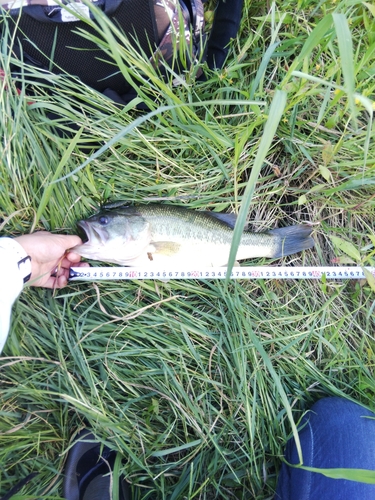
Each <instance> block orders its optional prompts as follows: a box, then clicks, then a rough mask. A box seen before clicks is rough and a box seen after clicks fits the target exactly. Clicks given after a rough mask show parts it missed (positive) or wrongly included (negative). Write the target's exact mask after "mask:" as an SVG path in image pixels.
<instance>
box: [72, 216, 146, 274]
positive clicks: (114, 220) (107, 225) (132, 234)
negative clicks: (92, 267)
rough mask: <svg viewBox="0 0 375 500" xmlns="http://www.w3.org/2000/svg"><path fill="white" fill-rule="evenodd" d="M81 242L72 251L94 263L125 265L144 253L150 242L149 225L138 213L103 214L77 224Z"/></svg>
mask: <svg viewBox="0 0 375 500" xmlns="http://www.w3.org/2000/svg"><path fill="white" fill-rule="evenodd" d="M78 227H79V229H80V231H81V232H83V233H84V238H83V239H84V241H85V242H84V243H83V244H82V245H78V246H76V247H74V248H73V251H74V252H76V253H78V254H79V255H81V256H82V257H86V258H88V259H93V260H102V261H104V262H114V263H116V264H124V265H126V263H127V261H131V260H132V259H135V258H136V257H138V256H139V255H140V254H142V252H144V251H145V250H146V249H147V247H148V245H149V243H150V241H151V236H150V230H149V223H148V222H147V221H146V220H145V219H144V218H143V217H142V216H141V215H139V214H137V213H133V212H131V213H129V214H126V213H125V214H124V213H116V212H112V211H106V210H104V211H102V212H99V213H98V214H96V215H93V216H91V217H89V218H88V219H86V220H81V221H79V222H78Z"/></svg>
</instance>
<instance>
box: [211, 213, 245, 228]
mask: <svg viewBox="0 0 375 500" xmlns="http://www.w3.org/2000/svg"><path fill="white" fill-rule="evenodd" d="M203 213H204V214H206V215H209V216H210V217H214V219H217V220H220V221H221V222H224V224H226V225H227V226H229V227H231V228H232V229H233V228H234V226H235V224H236V220H237V215H236V214H222V213H219V212H210V211H209V210H204V211H203Z"/></svg>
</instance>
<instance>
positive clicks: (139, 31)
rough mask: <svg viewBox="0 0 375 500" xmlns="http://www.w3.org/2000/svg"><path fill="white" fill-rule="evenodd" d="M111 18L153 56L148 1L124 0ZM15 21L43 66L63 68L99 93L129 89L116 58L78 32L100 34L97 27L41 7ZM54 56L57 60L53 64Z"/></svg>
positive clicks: (27, 47) (28, 9)
mask: <svg viewBox="0 0 375 500" xmlns="http://www.w3.org/2000/svg"><path fill="white" fill-rule="evenodd" d="M130 13H133V15H130ZM110 17H111V19H112V20H113V21H114V22H115V23H116V24H117V25H118V26H120V27H121V29H122V30H123V31H124V32H125V33H128V34H129V41H130V42H131V43H132V44H133V45H134V46H136V41H135V37H136V38H137V40H138V43H139V44H140V46H141V48H142V49H143V50H144V51H145V52H146V54H147V55H148V56H149V57H150V56H151V55H152V50H150V47H153V45H154V47H155V44H154V42H155V33H154V25H153V21H152V18H151V13H150V6H149V1H148V0H146V1H145V0H143V1H140V0H124V1H123V2H120V3H119V6H118V7H117V9H115V11H114V13H113V15H111V16H110ZM41 19H43V21H42V20H41ZM14 22H15V23H17V22H18V23H19V24H18V30H17V42H18V44H19V45H20V46H22V50H23V52H24V53H26V54H27V55H28V56H30V57H31V58H32V59H33V60H35V61H38V63H39V64H40V65H41V66H42V67H44V68H48V69H49V70H50V71H52V72H54V73H61V72H62V69H61V68H63V70H64V72H65V73H67V74H70V75H73V76H77V77H78V78H80V80H82V82H84V83H86V84H87V85H89V86H90V87H92V88H94V89H96V90H98V91H99V92H103V91H104V90H105V89H107V88H110V89H112V90H113V91H115V92H117V93H119V94H120V95H121V94H124V93H126V92H127V90H128V88H129V85H128V83H127V82H126V80H125V78H124V77H123V75H122V74H121V73H120V72H119V71H118V69H117V67H116V66H115V65H114V61H113V60H112V61H111V60H110V57H109V56H108V55H107V54H105V53H104V51H102V50H101V49H100V48H98V46H97V45H96V44H95V43H93V42H91V41H89V40H87V39H85V38H84V37H82V36H80V35H79V34H78V33H75V31H77V29H78V27H79V28H84V29H85V31H87V32H88V33H92V34H95V35H96V36H98V32H97V31H96V30H95V29H94V28H92V27H90V26H89V25H87V24H85V23H83V22H82V21H78V22H72V23H62V22H53V21H52V19H51V18H49V17H48V16H47V15H46V14H44V11H43V9H42V8H41V7H40V6H29V7H25V8H24V9H23V11H22V14H21V15H20V17H19V18H18V17H17V18H15V19H14ZM132 35H133V36H134V39H133V36H132ZM55 37H56V39H55ZM53 47H54V48H53ZM52 52H53V53H52ZM50 59H53V64H52V63H51V60H50ZM103 60H104V61H103ZM106 61H107V62H106Z"/></svg>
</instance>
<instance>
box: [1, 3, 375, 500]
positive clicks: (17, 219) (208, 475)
mask: <svg viewBox="0 0 375 500" xmlns="http://www.w3.org/2000/svg"><path fill="white" fill-rule="evenodd" d="M210 5H211V4H209V6H208V7H210ZM102 29H103V30H105V32H106V39H107V41H106V42H104V41H101V42H100V43H101V45H102V46H103V48H104V49H105V50H107V51H109V52H112V53H113V55H114V57H115V59H116V62H117V64H118V65H119V67H120V68H121V71H123V73H124V74H126V75H127V78H129V80H132V81H136V82H137V83H138V85H139V100H143V101H145V102H146V103H147V104H148V106H149V108H150V113H149V114H148V115H147V114H145V113H142V112H139V111H137V110H136V104H137V102H139V100H136V101H134V102H133V103H131V104H130V105H129V106H128V107H127V108H126V109H123V108H121V107H118V106H116V105H115V104H114V103H112V102H110V101H108V100H107V99H106V98H104V97H103V96H101V95H100V94H98V93H96V92H95V91H93V90H91V89H89V88H87V87H85V86H84V85H82V84H80V83H79V82H75V84H74V85H72V83H71V82H69V81H68V80H66V79H65V78H64V77H61V76H59V77H57V76H54V77H51V81H52V80H53V82H54V85H55V89H56V92H54V93H53V94H52V95H51V94H49V93H48V92H47V89H46V88H45V87H43V85H42V84H41V85H39V87H38V88H37V90H36V95H35V96H33V97H32V98H30V97H27V96H25V94H24V93H22V94H21V96H18V94H17V93H16V91H15V89H14V86H13V85H12V83H11V82H10V81H9V80H8V81H7V82H4V83H1V85H2V87H1V93H0V103H1V104H0V105H1V113H0V136H1V138H2V139H1V145H0V178H1V180H2V182H1V184H0V216H1V218H2V221H1V220H0V227H1V231H2V234H4V235H16V234H22V233H27V232H29V231H31V230H35V229H48V230H52V231H56V232H63V233H72V232H76V221H77V220H78V219H80V218H82V217H86V216H88V215H89V214H92V213H93V212H94V211H95V210H96V209H97V207H98V205H99V204H100V203H102V202H104V201H107V200H111V201H113V200H118V199H127V200H130V201H137V202H142V201H145V200H146V201H150V200H152V199H160V198H168V200H169V202H170V203H173V202H174V203H178V204H183V205H186V206H189V207H191V208H194V209H211V210H216V211H222V212H224V211H236V212H239V211H240V209H241V208H242V215H244V216H246V215H247V211H248V207H249V216H248V219H249V220H250V226H251V228H253V229H254V230H264V229H266V228H273V227H275V226H277V225H287V224H291V223H293V222H303V221H311V222H314V223H319V224H317V225H316V229H315V231H314V238H315V240H316V248H315V249H314V250H311V251H306V252H305V253H304V254H301V255H297V256H291V257H290V258H288V259H284V261H283V263H291V264H300V265H327V264H330V263H331V261H332V259H334V258H336V259H337V258H338V259H339V261H340V262H342V263H345V262H347V261H348V259H352V260H353V256H354V257H355V260H356V261H358V262H360V263H361V264H365V265H374V261H375V250H374V242H375V231H374V220H375V180H374V179H375V153H374V147H373V144H374V139H375V133H374V125H373V116H372V115H373V112H374V106H373V102H374V100H375V96H374V94H375V92H374V88H375V80H374V72H375V70H374V67H375V66H374V59H375V55H374V54H375V18H374V12H373V11H372V10H371V9H370V8H368V6H366V4H363V3H362V2H359V1H358V2H356V1H347V0H343V1H341V2H339V1H338V2H335V3H333V2H318V1H308V2H307V1H303V0H300V1H299V2H297V3H296V2H291V1H284V2H279V1H278V2H276V4H272V6H271V10H270V12H267V11H266V10H265V9H264V3H261V2H259V3H257V2H250V1H249V0H245V7H244V15H243V19H242V23H241V30H240V33H239V35H238V38H237V39H236V40H234V41H233V42H232V45H231V51H230V54H229V58H228V61H227V64H226V66H225V68H224V69H223V70H221V71H217V72H212V73H209V74H208V78H207V81H206V82H195V80H194V70H193V71H191V72H189V73H188V74H187V75H186V80H185V82H184V83H183V85H181V86H179V87H175V88H172V86H171V85H170V82H169V81H167V82H165V81H163V80H161V79H160V78H159V77H158V75H157V73H156V72H155V71H154V70H153V69H152V68H151V67H150V65H148V64H147V62H146V61H144V60H143V59H142V58H140V57H138V56H137V55H136V54H135V52H134V50H132V49H131V48H130V47H129V44H128V43H127V42H126V40H125V39H122V42H123V43H122V46H121V47H119V46H117V45H115V44H114V41H113V37H112V35H111V31H110V30H109V28H108V26H107V24H106V22H105V20H103V21H102ZM9 62H10V61H9V56H8V55H7V51H6V49H5V45H4V43H3V44H2V45H1V51H0V64H1V66H2V67H4V68H5V69H7V68H9ZM126 63H127V65H126ZM34 77H35V70H32V69H27V68H24V76H23V78H24V80H25V81H32V80H33V78H34ZM172 77H173V75H171V78H172ZM5 85H7V90H5ZM280 96H282V97H280ZM284 96H285V97H286V99H285V102H284V100H283V99H284ZM280 99H281V100H280ZM31 101H32V104H28V103H30V102H31ZM275 109H276V112H275ZM51 111H55V112H57V113H58V114H59V116H60V118H55V119H52V118H50V117H48V115H47V113H48V112H51ZM270 111H271V113H270ZM72 122H73V123H75V124H76V125H77V127H78V132H77V131H75V132H74V133H73V138H61V137H59V136H58V135H57V133H56V130H55V128H54V125H56V124H57V123H59V125H60V126H61V127H63V128H66V129H69V128H70V126H71V123H72ZM337 238H340V240H338V239H337ZM342 240H344V244H343V243H342ZM353 248H354V251H353ZM252 263H258V264H266V263H267V262H266V261H265V260H262V259H257V260H255V261H254V262H249V263H247V265H251V264H252ZM280 263H281V261H280ZM374 313H375V296H374V293H373V291H372V290H371V287H370V285H369V284H368V283H366V282H354V281H353V282H337V283H335V282H327V283H324V282H316V281H312V282H306V283H302V282H301V283H300V282H297V281H289V282H277V281H258V282H249V281H239V282H229V283H228V284H225V283H223V282H215V281H212V282H206V283H203V282H198V281H193V280H190V281H184V282H181V281H179V282H174V281H170V282H168V283H163V282H152V281H143V282H124V283H120V282H108V283H100V284H99V285H98V286H97V287H96V286H95V285H93V284H90V283H74V284H72V285H70V286H68V287H67V288H66V289H64V290H61V291H59V292H58V293H57V294H56V295H55V296H53V294H52V292H50V291H48V290H42V289H32V288H29V289H26V290H25V291H24V293H23V294H22V296H21V297H20V299H19V300H18V302H17V304H16V305H15V307H14V312H13V325H12V330H11V333H10V336H9V339H8V342H7V344H6V347H5V350H4V352H3V357H2V358H1V360H0V363H1V365H0V384H1V385H0V387H1V389H0V402H1V405H0V464H1V467H0V495H4V494H6V493H7V492H8V491H9V489H10V488H11V487H12V486H14V485H15V484H16V483H17V481H18V480H19V479H21V478H23V477H26V476H27V475H28V474H29V473H31V472H39V475H38V476H37V478H35V479H33V481H32V482H31V483H29V484H28V485H27V486H26V487H24V488H23V490H22V492H20V493H19V494H18V496H17V497H15V498H17V499H18V500H21V499H26V498H27V499H31V498H38V499H42V498H43V499H50V500H52V499H54V500H56V499H58V498H61V495H62V488H61V485H62V477H63V476H62V471H63V467H64V462H65V459H66V455H67V451H68V449H69V447H70V445H71V442H72V439H73V437H74V435H75V433H76V432H77V431H78V430H79V429H81V428H83V427H86V426H87V427H90V428H92V429H93V430H94V432H95V434H96V435H97V437H98V439H100V440H101V441H102V442H103V443H106V444H109V445H110V446H111V447H113V448H114V449H116V450H118V452H119V456H120V457H121V458H122V464H121V466H120V467H121V469H122V471H123V472H124V473H125V475H126V477H127V478H128V480H129V482H130V483H131V484H132V485H137V486H138V488H137V489H136V490H135V491H136V492H137V493H136V494H137V495H138V496H137V497H136V498H139V499H140V498H144V499H146V498H153V497H154V498H155V497H156V498H160V499H168V500H172V499H184V498H187V499H193V498H194V499H213V498H218V499H220V498H223V499H224V498H225V499H227V498H255V499H258V500H265V499H267V498H272V495H273V492H274V488H275V485H276V479H277V474H278V471H279V468H280V465H281V457H282V453H283V449H284V446H285V443H286V441H287V439H288V438H289V437H290V436H291V434H292V432H293V429H295V425H296V424H297V423H298V421H299V419H300V418H301V416H302V415H303V414H304V412H305V411H306V410H308V409H309V408H310V407H311V405H312V404H313V403H314V401H316V400H317V399H319V398H321V397H324V396H328V395H338V396H341V397H346V398H350V399H353V400H356V401H359V402H360V403H361V404H363V405H364V406H366V407H369V408H371V409H374V403H373V401H374V396H375V383H374V365H375V342H374V337H373V332H374V327H375V320H374V317H375V314H374ZM139 486H140V488H139Z"/></svg>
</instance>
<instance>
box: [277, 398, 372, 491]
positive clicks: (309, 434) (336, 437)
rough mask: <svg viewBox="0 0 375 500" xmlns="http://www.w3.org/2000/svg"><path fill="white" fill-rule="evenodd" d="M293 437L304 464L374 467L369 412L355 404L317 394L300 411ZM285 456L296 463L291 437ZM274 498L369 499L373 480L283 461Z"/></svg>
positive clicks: (355, 467)
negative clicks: (324, 472)
mask: <svg viewBox="0 0 375 500" xmlns="http://www.w3.org/2000/svg"><path fill="white" fill-rule="evenodd" d="M367 417H370V418H367ZM299 437H300V441H301V447H302V454H303V462H304V465H306V466H308V467H318V468H324V469H329V468H353V469H368V470H375V414H374V413H372V412H371V411H369V410H366V409H365V408H362V406H360V405H358V404H356V403H353V402H351V401H348V400H346V399H342V398H336V397H332V398H324V399H321V400H320V401H318V402H317V403H315V404H314V405H313V407H312V408H311V410H310V411H309V412H308V413H307V414H306V415H305V417H304V419H303V421H302V422H301V426H300V430H299ZM285 458H286V460H287V461H288V462H289V463H292V464H298V463H299V460H298V453H297V449H296V446H295V442H294V439H293V438H291V439H290V440H289V441H288V443H287V446H286V450H285ZM276 499H277V500H374V499H375V485H374V484H365V483H360V482H357V481H349V480H346V479H330V478H327V477H325V476H323V475H322V474H318V473H316V472H308V471H305V470H302V469H296V468H294V467H289V466H288V465H286V464H285V463H283V464H282V469H281V472H280V476H279V479H278V484H277V490H276V496H275V500H276Z"/></svg>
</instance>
